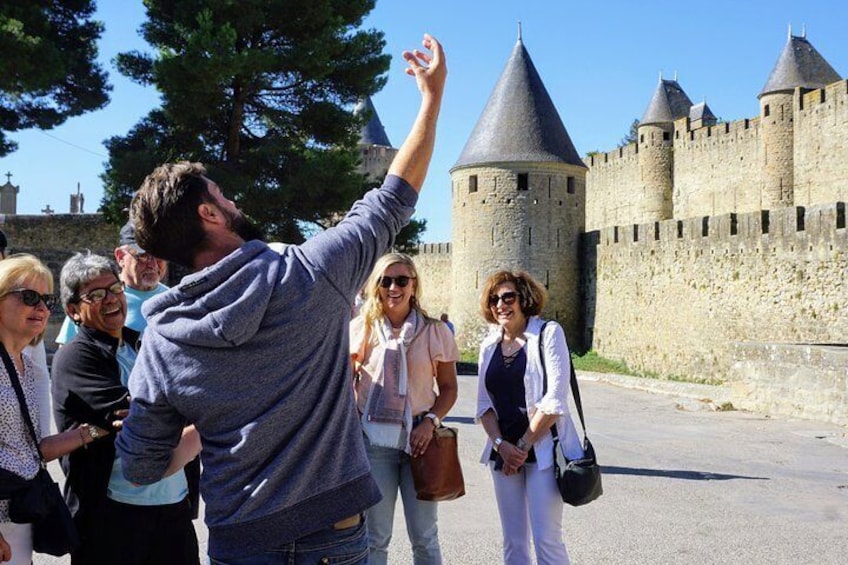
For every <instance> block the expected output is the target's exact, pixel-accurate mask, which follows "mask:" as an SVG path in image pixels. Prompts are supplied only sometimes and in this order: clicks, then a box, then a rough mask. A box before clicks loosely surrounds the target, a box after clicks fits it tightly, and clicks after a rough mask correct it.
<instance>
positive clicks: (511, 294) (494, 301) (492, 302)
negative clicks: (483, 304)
mask: <svg viewBox="0 0 848 565" xmlns="http://www.w3.org/2000/svg"><path fill="white" fill-rule="evenodd" d="M516 298H518V293H517V292H515V291H514V290H509V291H507V292H504V293H502V294H491V295H489V308H491V307H492V306H497V305H498V302H500V301H501V300H503V303H504V304H506V305H507V306H509V305H511V304H514V303H515V299H516Z"/></svg>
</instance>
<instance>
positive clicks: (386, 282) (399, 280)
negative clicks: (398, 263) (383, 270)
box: [380, 275, 415, 288]
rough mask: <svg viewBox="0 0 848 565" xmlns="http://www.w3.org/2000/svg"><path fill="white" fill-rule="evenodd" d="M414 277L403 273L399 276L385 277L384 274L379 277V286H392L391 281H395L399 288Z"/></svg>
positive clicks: (403, 286)
mask: <svg viewBox="0 0 848 565" xmlns="http://www.w3.org/2000/svg"><path fill="white" fill-rule="evenodd" d="M414 278H415V277H406V276H404V275H401V276H399V277H386V276H384V277H381V278H380V286H382V287H383V288H389V287H390V286H392V283H395V284H396V285H398V286H399V287H400V288H405V287H406V285H408V284H409V281H410V280H412V279H414Z"/></svg>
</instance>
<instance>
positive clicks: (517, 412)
mask: <svg viewBox="0 0 848 565" xmlns="http://www.w3.org/2000/svg"><path fill="white" fill-rule="evenodd" d="M526 369H527V354H526V353H525V352H524V348H523V347H522V348H521V349H519V350H518V352H517V353H516V354H515V355H514V356H512V357H511V358H508V359H506V360H505V359H504V356H503V351H502V349H501V344H498V348H497V351H495V353H494V355H492V360H491V362H489V368H488V369H487V370H486V390H488V391H489V394H490V395H491V397H492V404H493V405H494V407H495V412H496V413H497V415H498V426H500V429H501V436H503V438H504V440H506V441H508V442H510V443H511V444H513V445H515V444H517V443H518V440H519V438H521V436H523V435H524V432H526V431H527V428H528V427H529V426H530V419H529V418H528V417H527V403H526V402H525V400H524V371H525V370H526ZM499 458H500V456H499V455H498V454H497V453H496V452H495V451H494V449H493V450H492V453H491V454H490V456H489V459H490V460H491V461H495V462H498V463H501V464H502V462H499V461H498V460H499ZM535 462H536V453H535V452H534V451H533V449H532V448H531V449H530V453H529V454H528V455H527V463H535ZM497 467H498V465H497V464H496V468H497Z"/></svg>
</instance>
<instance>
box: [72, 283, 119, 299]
mask: <svg viewBox="0 0 848 565" xmlns="http://www.w3.org/2000/svg"><path fill="white" fill-rule="evenodd" d="M107 293H109V294H114V295H115V296H117V295H119V294H123V293H124V283H122V282H120V281H119V282H116V283H115V284H113V285H111V286H109V287H106V288H95V289H94V290H89V291H88V292H86V293H85V294H80V300H82V301H83V302H88V303H89V304H94V303H95V302H101V301H103V300H104V299H105V298H106V294H107Z"/></svg>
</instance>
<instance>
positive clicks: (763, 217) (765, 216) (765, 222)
mask: <svg viewBox="0 0 848 565" xmlns="http://www.w3.org/2000/svg"><path fill="white" fill-rule="evenodd" d="M760 224H761V225H762V228H763V233H768V232H769V211H768V210H763V211H761V212H760Z"/></svg>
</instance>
